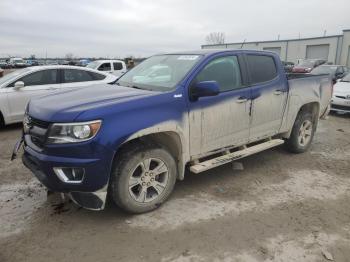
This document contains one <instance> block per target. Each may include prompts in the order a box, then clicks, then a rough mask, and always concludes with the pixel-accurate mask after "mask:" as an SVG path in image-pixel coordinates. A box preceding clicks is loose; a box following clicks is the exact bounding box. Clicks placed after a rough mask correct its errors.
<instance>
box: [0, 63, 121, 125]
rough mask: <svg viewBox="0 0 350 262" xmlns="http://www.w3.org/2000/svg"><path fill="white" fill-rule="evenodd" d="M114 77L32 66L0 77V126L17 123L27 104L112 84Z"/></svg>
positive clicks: (90, 71)
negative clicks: (62, 92) (57, 93)
mask: <svg viewBox="0 0 350 262" xmlns="http://www.w3.org/2000/svg"><path fill="white" fill-rule="evenodd" d="M116 79H117V77H116V76H114V75H111V74H108V73H103V72H99V71H96V70H93V69H89V68H84V67H77V66H61V65H56V66H35V67H28V68H24V69H20V70H16V71H14V72H12V73H9V74H7V75H5V76H3V77H1V78H0V125H7V124H11V123H16V122H21V121H22V119H23V116H24V111H25V107H26V105H27V103H28V101H29V100H30V99H31V98H33V97H37V96H41V95H46V94H49V93H50V92H53V91H55V90H60V89H62V90H63V89H73V88H79V87H87V86H91V85H93V84H102V83H112V82H114V81H115V80H116Z"/></svg>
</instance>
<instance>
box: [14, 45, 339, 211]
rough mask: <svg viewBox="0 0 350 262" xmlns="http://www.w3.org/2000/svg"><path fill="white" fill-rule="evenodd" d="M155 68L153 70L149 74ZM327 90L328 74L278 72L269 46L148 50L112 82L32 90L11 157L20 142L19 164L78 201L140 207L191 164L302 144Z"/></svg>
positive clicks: (157, 199) (200, 167) (95, 206)
mask: <svg viewBox="0 0 350 262" xmlns="http://www.w3.org/2000/svg"><path fill="white" fill-rule="evenodd" d="M154 68H161V69H162V70H159V72H158V71H157V74H156V75H155V76H154V80H153V81H152V77H153V75H152V74H147V72H148V71H150V70H152V69H154ZM162 74H163V75H162ZM145 75H147V76H148V77H144V76H145ZM331 96H332V79H331V78H330V77H329V76H327V75H318V76H312V75H303V74H295V75H294V74H290V75H287V74H286V73H285V72H284V68H283V65H282V63H281V61H280V59H279V56H278V55H277V54H275V53H272V52H264V51H252V50H250V51H248V50H220V51H218V50H200V51H195V52H184V53H171V54H161V55H155V56H153V57H150V58H149V59H147V60H145V61H144V62H142V63H141V64H139V65H138V66H136V67H135V68H133V69H132V70H130V71H129V72H127V73H126V74H124V75H123V76H122V77H121V78H119V79H118V80H117V81H116V82H115V85H98V86H94V87H91V88H84V89H82V90H77V89H75V90H66V91H62V92H60V93H56V94H53V95H47V96H44V97H40V98H35V99H32V100H31V101H30V102H29V104H28V106H27V109H26V115H25V119H24V123H23V124H24V129H23V138H22V140H20V141H19V142H18V143H17V144H16V146H15V149H14V155H13V157H15V155H16V154H17V151H18V150H19V148H20V147H21V143H22V142H23V148H24V153H23V156H22V160H23V163H24V165H25V166H26V167H27V168H29V169H30V170H31V171H32V172H33V173H34V175H35V176H36V177H37V178H38V179H39V180H40V181H41V182H42V183H43V184H44V185H45V186H46V187H47V188H48V189H50V190H52V191H56V192H64V193H67V194H68V195H69V196H70V197H71V199H72V200H73V201H74V202H75V203H77V204H79V205H81V206H83V207H85V208H88V209H92V210H101V209H103V208H104V207H105V203H106V199H107V195H109V196H110V198H111V199H112V200H113V201H114V202H115V203H116V204H117V205H118V206H119V207H121V208H122V209H124V210H126V211H128V212H132V213H143V212H147V211H151V210H153V209H155V208H157V207H159V206H160V205H161V204H162V203H163V202H164V201H166V200H167V199H168V198H169V196H170V194H171V192H172V191H173V189H174V185H175V182H176V181H177V180H183V179H184V174H185V169H186V168H187V169H189V170H190V171H191V172H193V173H200V172H203V171H206V170H209V169H211V168H215V167H217V166H220V165H223V164H226V163H230V162H232V161H234V160H236V159H240V158H243V157H246V156H248V155H251V154H254V153H257V152H260V151H263V150H266V149H269V148H272V147H275V146H279V145H281V144H285V146H286V149H288V150H289V151H291V152H294V153H302V152H305V151H306V150H308V148H309V147H310V144H311V141H312V139H313V136H314V133H315V131H316V127H317V123H318V121H319V118H320V117H323V116H325V115H326V114H327V113H328V112H327V108H328V106H329V104H330V101H331Z"/></svg>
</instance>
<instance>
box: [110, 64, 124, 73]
mask: <svg viewBox="0 0 350 262" xmlns="http://www.w3.org/2000/svg"><path fill="white" fill-rule="evenodd" d="M125 72H126V70H125V68H124V66H123V63H121V62H113V72H112V74H113V75H115V76H120V75H122V74H124V73H125Z"/></svg>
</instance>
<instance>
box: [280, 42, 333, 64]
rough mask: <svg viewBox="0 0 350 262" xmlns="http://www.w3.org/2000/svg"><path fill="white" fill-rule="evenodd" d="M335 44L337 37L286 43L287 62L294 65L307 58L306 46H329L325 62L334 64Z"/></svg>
mask: <svg viewBox="0 0 350 262" xmlns="http://www.w3.org/2000/svg"><path fill="white" fill-rule="evenodd" d="M337 44H338V37H327V38H326V37H322V38H317V39H306V40H294V41H288V54H287V61H290V62H294V63H296V62H297V60H298V59H304V58H307V56H306V55H307V53H306V50H307V47H308V46H318V45H329V49H328V57H327V60H328V61H329V62H332V63H336V52H337Z"/></svg>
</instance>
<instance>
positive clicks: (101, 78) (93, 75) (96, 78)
mask: <svg viewBox="0 0 350 262" xmlns="http://www.w3.org/2000/svg"><path fill="white" fill-rule="evenodd" d="M88 73H89V75H91V77H92V78H93V80H103V79H105V78H106V76H105V75H101V74H97V73H94V72H88Z"/></svg>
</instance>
